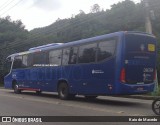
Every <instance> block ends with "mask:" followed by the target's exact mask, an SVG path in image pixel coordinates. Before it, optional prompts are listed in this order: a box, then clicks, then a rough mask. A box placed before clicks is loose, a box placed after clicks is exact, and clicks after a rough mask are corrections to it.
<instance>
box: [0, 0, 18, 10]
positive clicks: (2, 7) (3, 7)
mask: <svg viewBox="0 0 160 125" xmlns="http://www.w3.org/2000/svg"><path fill="white" fill-rule="evenodd" d="M9 1H10V0H9ZM9 1H7V2H6V3H4V4H3V5H2V6H1V8H0V11H2V10H4V9H5V8H6V7H7V6H9V5H10V4H11V3H13V2H14V1H15V0H12V1H10V2H9ZM8 2H9V3H8Z"/></svg>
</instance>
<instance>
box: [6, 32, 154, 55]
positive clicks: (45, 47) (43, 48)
mask: <svg viewBox="0 0 160 125" xmlns="http://www.w3.org/2000/svg"><path fill="white" fill-rule="evenodd" d="M123 34H140V35H147V36H150V37H155V36H154V35H152V34H148V33H144V32H139V31H119V32H114V33H110V34H105V35H100V36H95V37H91V38H86V39H82V40H77V41H72V42H67V43H52V44H47V45H42V46H37V47H33V48H30V49H29V50H28V51H25V52H20V53H15V54H12V55H10V56H8V57H7V58H9V57H14V56H17V55H25V54H29V53H34V52H38V51H46V50H50V49H58V48H65V47H69V46H73V45H79V44H84V43H89V42H94V41H97V40H103V39H106V38H111V37H116V36H117V37H118V36H122V35H123Z"/></svg>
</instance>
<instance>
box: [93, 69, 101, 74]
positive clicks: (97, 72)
mask: <svg viewBox="0 0 160 125" xmlns="http://www.w3.org/2000/svg"><path fill="white" fill-rule="evenodd" d="M102 73H104V71H102V70H94V69H93V70H92V74H102Z"/></svg>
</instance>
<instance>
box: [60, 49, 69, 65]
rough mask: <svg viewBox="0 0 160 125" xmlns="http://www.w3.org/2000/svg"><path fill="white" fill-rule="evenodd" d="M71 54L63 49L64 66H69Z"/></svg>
mask: <svg viewBox="0 0 160 125" xmlns="http://www.w3.org/2000/svg"><path fill="white" fill-rule="evenodd" d="M69 53H70V50H69V49H68V48H67V49H63V59H62V65H68V63H69Z"/></svg>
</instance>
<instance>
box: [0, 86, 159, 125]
mask: <svg viewBox="0 0 160 125" xmlns="http://www.w3.org/2000/svg"><path fill="white" fill-rule="evenodd" d="M151 103H152V100H142V99H132V98H122V97H111V96H100V97H98V98H97V99H96V100H92V101H89V100H86V99H85V98H84V97H83V96H78V97H76V98H75V99H74V100H69V101H64V100H60V99H59V98H58V96H57V94H53V93H42V94H41V95H40V96H38V95H36V94H35V92H23V93H22V94H14V93H13V91H12V90H6V89H3V88H1V89H0V116H156V115H155V114H154V113H153V112H152V110H151ZM1 124H3V125H8V124H6V123H0V125H1ZM10 124H13V125H14V124H16V123H10ZM21 124H22V123H21ZM24 124H27V123H24ZM28 124H29V123H28ZM28 124H27V125H28ZM30 124H31V123H30ZM32 124H33V123H32ZM34 124H37V125H39V124H51V125H53V124H56V125H61V124H66V125H72V124H73V125H74V124H75V123H73V122H72V123H61V122H60V123H34ZM76 124H78V125H81V124H83V125H84V124H87V125H94V124H95V125H97V124H98V125H99V124H100V125H101V124H102V125H106V124H107V123H103V122H101V123H90V122H87V123H86V122H85V123H82V122H81V123H76ZM109 124H113V125H117V124H120V123H116V122H115V123H109ZM121 124H122V123H121ZM124 124H128V123H123V125H124ZM132 124H135V125H137V123H132ZM138 124H140V123H138ZM141 124H145V125H146V123H144V122H143V123H141ZM147 124H148V125H149V124H150V123H147ZM152 124H153V123H152ZM154 124H157V125H158V124H159V123H154Z"/></svg>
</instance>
